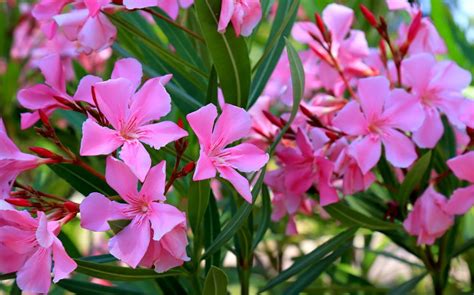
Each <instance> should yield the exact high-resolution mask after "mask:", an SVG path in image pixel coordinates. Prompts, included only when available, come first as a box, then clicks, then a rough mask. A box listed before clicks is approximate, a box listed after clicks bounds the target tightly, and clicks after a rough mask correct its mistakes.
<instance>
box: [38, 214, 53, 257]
mask: <svg viewBox="0 0 474 295" xmlns="http://www.w3.org/2000/svg"><path fill="white" fill-rule="evenodd" d="M38 218H39V223H38V229H37V230H36V240H37V241H38V244H39V245H40V246H41V247H43V248H49V247H51V245H52V244H53V242H54V239H55V238H56V236H55V235H54V233H52V232H51V231H50V229H49V228H48V219H47V218H46V215H45V214H44V212H41V211H40V212H38Z"/></svg>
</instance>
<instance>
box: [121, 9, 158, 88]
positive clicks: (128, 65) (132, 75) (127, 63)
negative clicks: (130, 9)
mask: <svg viewBox="0 0 474 295" xmlns="http://www.w3.org/2000/svg"><path fill="white" fill-rule="evenodd" d="M154 1H155V2H156V0H154ZM124 2H125V1H124ZM134 2H138V1H136V0H134ZM118 78H125V79H127V80H129V81H130V82H131V83H132V87H133V88H134V89H133V90H135V89H137V88H138V86H140V84H141V82H142V65H141V64H140V62H139V61H138V60H136V59H134V58H131V57H129V58H122V59H120V60H118V61H117V62H115V66H114V70H113V71H112V79H118Z"/></svg>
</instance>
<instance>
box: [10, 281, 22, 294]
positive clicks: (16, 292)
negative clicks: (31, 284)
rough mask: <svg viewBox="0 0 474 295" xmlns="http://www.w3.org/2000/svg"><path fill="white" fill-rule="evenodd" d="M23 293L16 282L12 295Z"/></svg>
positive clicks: (11, 291)
mask: <svg viewBox="0 0 474 295" xmlns="http://www.w3.org/2000/svg"><path fill="white" fill-rule="evenodd" d="M21 293H22V292H21V290H20V287H18V284H17V282H16V280H15V282H13V285H12V288H11V289H10V295H21Z"/></svg>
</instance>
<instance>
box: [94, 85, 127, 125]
mask: <svg viewBox="0 0 474 295" xmlns="http://www.w3.org/2000/svg"><path fill="white" fill-rule="evenodd" d="M94 88H95V92H96V95H97V102H98V104H99V105H98V107H99V109H100V111H101V112H102V113H103V114H104V115H105V117H106V118H107V120H108V121H109V122H110V124H112V126H113V127H114V128H115V129H116V130H120V129H121V127H122V122H126V119H127V118H128V105H129V102H130V99H131V97H132V95H133V93H134V91H135V90H134V85H133V84H132V83H131V82H130V81H129V80H127V79H124V78H118V79H112V80H108V81H105V82H100V83H97V84H95V86H94Z"/></svg>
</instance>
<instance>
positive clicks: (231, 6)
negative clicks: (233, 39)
mask: <svg viewBox="0 0 474 295" xmlns="http://www.w3.org/2000/svg"><path fill="white" fill-rule="evenodd" d="M261 18H262V7H261V4H260V0H223V1H222V4H221V14H220V16H219V24H218V27H217V30H218V31H219V32H220V33H223V32H225V31H226V28H227V26H228V25H229V23H232V26H233V27H234V30H235V34H236V35H237V36H240V35H242V36H250V34H252V31H253V29H254V28H255V27H256V26H257V24H258V22H259V21H260V19H261Z"/></svg>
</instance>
